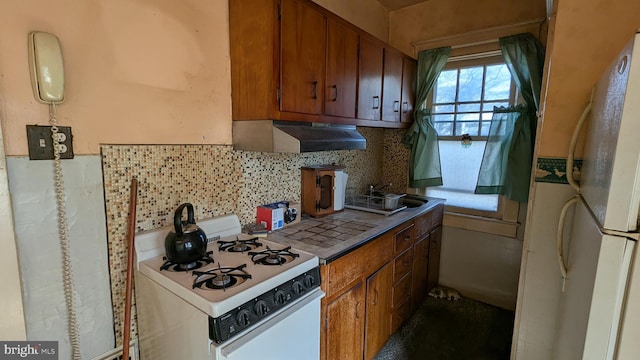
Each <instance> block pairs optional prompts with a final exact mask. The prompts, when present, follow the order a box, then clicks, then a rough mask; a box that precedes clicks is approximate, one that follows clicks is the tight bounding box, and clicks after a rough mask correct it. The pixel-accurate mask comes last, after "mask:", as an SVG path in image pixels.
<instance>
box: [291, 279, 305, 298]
mask: <svg viewBox="0 0 640 360" xmlns="http://www.w3.org/2000/svg"><path fill="white" fill-rule="evenodd" d="M291 290H293V293H294V294H296V295H300V294H301V293H302V292H303V291H304V286H302V283H301V282H300V281H294V282H293V285H291Z"/></svg>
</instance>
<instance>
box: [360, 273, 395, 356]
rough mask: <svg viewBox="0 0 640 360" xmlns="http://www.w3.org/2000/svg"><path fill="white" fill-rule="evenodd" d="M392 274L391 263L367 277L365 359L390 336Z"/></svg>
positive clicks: (375, 351)
mask: <svg viewBox="0 0 640 360" xmlns="http://www.w3.org/2000/svg"><path fill="white" fill-rule="evenodd" d="M392 274H393V271H392V267H391V264H387V265H385V266H383V267H382V268H381V269H380V270H378V272H376V273H375V274H373V275H371V276H370V277H369V278H368V279H367V310H366V311H367V319H366V325H365V334H367V336H366V338H365V344H364V346H365V347H364V351H365V355H364V358H365V359H366V360H369V359H373V357H374V356H375V355H376V354H377V353H378V351H380V349H381V348H382V347H383V346H384V344H385V343H386V342H387V340H388V339H389V336H391V316H390V314H391V286H392V283H391V279H392V278H393V276H392Z"/></svg>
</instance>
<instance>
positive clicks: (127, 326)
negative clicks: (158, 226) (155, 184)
mask: <svg viewBox="0 0 640 360" xmlns="http://www.w3.org/2000/svg"><path fill="white" fill-rule="evenodd" d="M137 197H138V180H137V179H136V178H135V177H134V178H133V179H131V193H130V195H129V232H128V234H127V243H128V248H129V251H128V255H127V279H126V294H125V300H124V325H123V328H122V333H123V340H122V359H123V360H128V359H129V343H130V337H131V289H132V288H133V257H134V252H133V250H134V239H135V234H136V202H137Z"/></svg>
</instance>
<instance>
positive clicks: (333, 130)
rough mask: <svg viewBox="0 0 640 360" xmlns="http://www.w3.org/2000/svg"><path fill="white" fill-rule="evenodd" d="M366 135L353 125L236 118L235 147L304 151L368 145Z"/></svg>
mask: <svg viewBox="0 0 640 360" xmlns="http://www.w3.org/2000/svg"><path fill="white" fill-rule="evenodd" d="M366 147H367V141H366V139H365V138H364V137H363V136H362V135H361V134H360V133H359V132H358V130H356V127H355V126H354V125H338V124H321V123H304V122H292V121H274V120H241V121H234V122H233V148H234V149H235V150H246V151H260V152H280V153H302V152H312V151H330V150H361V149H366Z"/></svg>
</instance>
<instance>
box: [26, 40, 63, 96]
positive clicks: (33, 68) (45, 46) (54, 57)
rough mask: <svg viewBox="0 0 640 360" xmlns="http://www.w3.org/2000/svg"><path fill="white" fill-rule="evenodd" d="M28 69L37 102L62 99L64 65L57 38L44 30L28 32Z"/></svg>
mask: <svg viewBox="0 0 640 360" xmlns="http://www.w3.org/2000/svg"><path fill="white" fill-rule="evenodd" d="M29 63H30V67H29V71H30V73H31V85H32V88H33V94H34V96H35V98H36V100H37V101H38V102H41V103H44V104H60V103H62V102H63V101H64V67H63V63H62V51H61V49H60V42H58V38H57V37H56V36H55V35H53V34H49V33H46V32H41V31H33V32H31V33H29Z"/></svg>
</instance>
